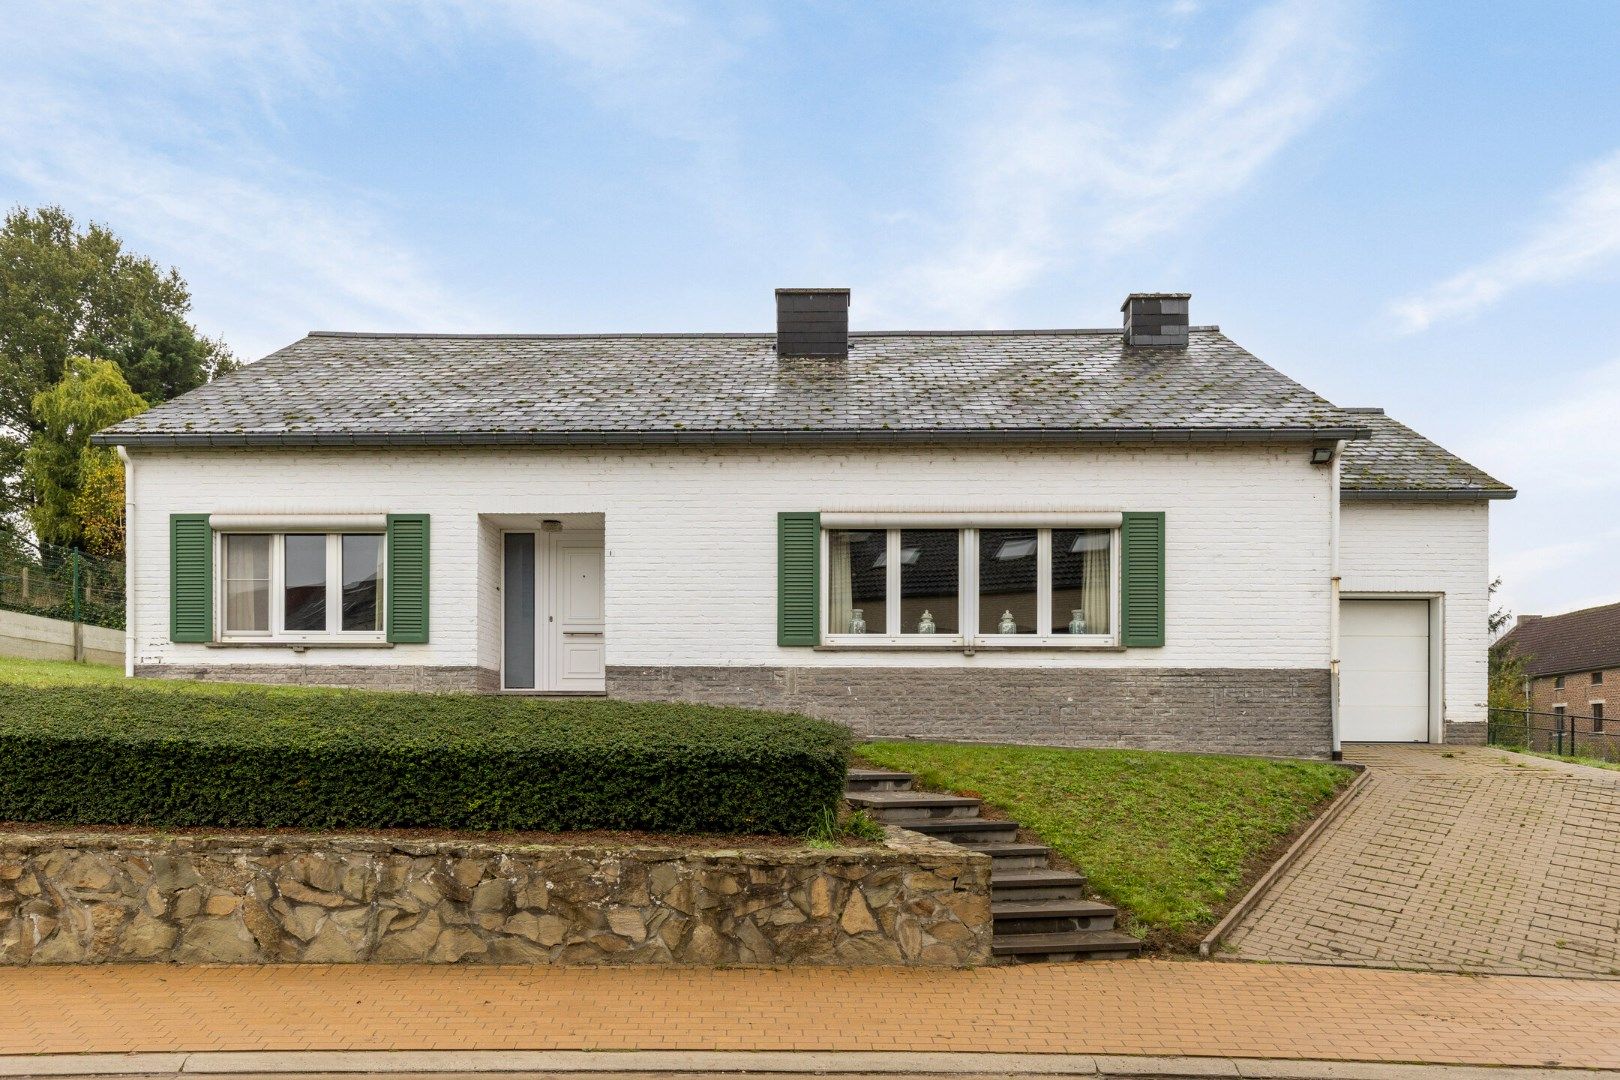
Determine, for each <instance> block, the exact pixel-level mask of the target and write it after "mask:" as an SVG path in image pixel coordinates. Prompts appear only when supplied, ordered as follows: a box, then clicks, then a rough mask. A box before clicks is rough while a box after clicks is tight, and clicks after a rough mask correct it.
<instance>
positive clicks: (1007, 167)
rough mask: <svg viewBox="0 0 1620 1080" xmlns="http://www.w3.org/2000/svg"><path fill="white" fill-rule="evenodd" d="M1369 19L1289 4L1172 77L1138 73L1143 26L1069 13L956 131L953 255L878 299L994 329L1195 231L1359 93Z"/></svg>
mask: <svg viewBox="0 0 1620 1080" xmlns="http://www.w3.org/2000/svg"><path fill="white" fill-rule="evenodd" d="M1358 11H1359V6H1358V5H1357V4H1354V3H1350V2H1334V3H1320V2H1305V0H1283V2H1280V3H1274V4H1271V5H1269V6H1267V7H1265V8H1263V9H1262V10H1260V11H1258V12H1257V13H1255V14H1254V15H1252V16H1251V17H1249V18H1248V19H1247V20H1245V21H1244V22H1243V23H1242V24H1241V25H1240V26H1239V27H1238V29H1237V31H1236V33H1235V35H1234V37H1233V40H1232V41H1231V42H1230V43H1225V42H1223V43H1220V47H1211V48H1208V49H1206V50H1204V52H1203V53H1202V55H1203V56H1205V57H1208V58H1209V59H1208V60H1206V61H1205V62H1204V63H1202V64H1201V65H1199V66H1194V67H1191V68H1186V69H1184V70H1178V64H1180V63H1181V62H1182V61H1183V60H1185V59H1187V57H1185V56H1183V54H1181V53H1179V52H1178V53H1176V54H1174V57H1173V60H1174V62H1172V63H1168V64H1166V65H1164V67H1165V70H1168V71H1170V72H1171V74H1169V75H1168V76H1161V75H1159V74H1158V73H1157V69H1155V68H1153V65H1151V64H1142V65H1141V66H1140V67H1137V68H1132V67H1129V66H1126V65H1124V64H1122V61H1121V57H1127V58H1136V59H1137V60H1138V61H1140V59H1141V57H1142V55H1143V54H1142V49H1143V47H1144V45H1150V44H1151V43H1152V41H1153V40H1154V39H1153V32H1152V30H1150V29H1149V28H1148V27H1147V26H1144V25H1141V24H1139V23H1137V22H1133V21H1129V20H1125V21H1120V20H1091V21H1082V20H1078V19H1076V18H1075V16H1074V15H1073V13H1072V10H1066V11H1065V13H1064V15H1063V17H1062V18H1059V19H1050V20H1036V21H1034V22H1032V23H1025V24H1022V25H1020V26H1019V27H1018V28H1017V30H1015V31H1013V32H1012V33H1011V35H1010V36H1008V37H1004V38H1002V39H999V40H996V41H994V42H993V43H992V44H991V45H990V46H989V47H988V49H987V53H986V56H985V58H984V61H983V63H982V65H980V66H979V69H978V71H977V73H976V74H975V75H974V77H973V78H972V79H971V81H970V83H969V85H968V86H967V87H966V88H965V90H964V92H963V93H962V95H961V96H960V97H959V99H958V100H957V101H956V102H955V103H954V105H955V112H956V115H953V116H952V117H951V118H950V121H949V124H950V126H952V127H954V128H960V129H962V130H964V135H963V137H962V140H961V145H960V147H959V148H958V153H957V154H956V155H955V160H956V161H957V163H958V164H957V167H956V168H957V171H956V175H955V176H954V178H953V183H952V187H953V190H952V194H951V196H950V198H949V203H950V206H949V210H948V211H947V212H946V213H945V214H943V215H941V220H939V221H938V222H937V223H936V235H937V236H938V237H939V240H938V241H937V242H936V243H935V244H934V245H932V246H931V247H930V248H929V249H928V250H925V251H924V252H922V253H921V254H920V255H919V256H918V257H917V258H915V259H914V260H913V261H912V263H911V265H910V266H909V267H908V268H907V269H906V270H905V271H904V272H903V273H902V275H901V281H902V285H901V286H900V287H899V289H897V290H895V291H894V292H892V293H889V294H886V295H884V296H882V297H880V298H879V299H878V301H877V305H878V306H879V307H881V308H884V309H885V310H884V311H883V316H884V317H886V318H892V317H895V315H896V314H897V313H900V312H903V313H904V315H903V316H902V317H906V318H916V317H919V316H920V317H929V316H933V315H937V314H939V313H941V312H948V313H949V314H950V315H952V316H953V317H955V318H957V319H958V320H960V319H961V318H962V317H964V316H966V317H968V318H972V319H975V320H977V321H981V322H993V321H994V320H995V318H996V312H997V310H998V308H999V306H1000V305H1001V303H1002V302H1003V301H1004V300H1005V299H1006V298H1008V297H1009V296H1011V295H1012V294H1014V293H1016V292H1017V291H1018V290H1020V289H1023V288H1025V287H1027V286H1029V285H1031V284H1033V283H1035V282H1036V281H1037V279H1039V278H1040V277H1041V276H1043V275H1045V274H1047V273H1049V272H1050V271H1053V270H1055V269H1059V268H1061V267H1065V266H1069V265H1073V264H1076V263H1079V262H1081V261H1083V260H1093V261H1095V260H1097V259H1102V258H1107V257H1110V256H1114V255H1117V254H1119V253H1120V252H1121V251H1123V250H1125V249H1127V248H1129V247H1130V246H1132V245H1135V244H1138V243H1141V242H1143V241H1145V240H1149V239H1155V238H1160V237H1164V236H1173V235H1174V234H1175V233H1176V232H1177V231H1179V230H1182V229H1186V228H1188V227H1190V226H1191V225H1192V224H1193V223H1194V222H1195V221H1196V219H1197V218H1198V216H1199V215H1200V214H1204V213H1207V212H1208V211H1209V209H1210V207H1211V206H1212V205H1214V204H1216V203H1218V202H1219V201H1220V200H1221V199H1223V198H1226V197H1229V196H1231V195H1232V194H1234V193H1235V192H1238V191H1240V190H1242V189H1243V188H1244V187H1245V186H1246V185H1248V184H1249V183H1250V182H1251V181H1252V180H1253V179H1254V178H1255V176H1256V175H1257V174H1258V173H1259V172H1260V171H1261V170H1262V169H1263V168H1265V166H1266V165H1268V164H1269V163H1270V162H1272V161H1273V160H1275V158H1276V157H1277V156H1278V155H1279V154H1280V153H1281V152H1282V151H1283V150H1284V149H1285V148H1286V147H1287V146H1289V145H1290V144H1291V143H1293V142H1294V141H1295V140H1297V139H1298V138H1299V137H1300V136H1301V135H1302V134H1303V133H1304V132H1305V131H1307V130H1308V129H1309V128H1310V127H1311V126H1312V125H1313V124H1314V123H1315V122H1316V121H1317V120H1319V119H1320V118H1321V117H1322V115H1323V114H1324V113H1325V112H1326V111H1327V110H1328V109H1329V108H1330V107H1331V106H1332V105H1333V104H1334V103H1335V102H1336V101H1338V100H1339V99H1341V98H1342V97H1343V96H1344V95H1345V94H1346V93H1347V91H1349V89H1350V88H1351V87H1352V86H1354V85H1355V83H1356V81H1357V78H1358V75H1359V73H1360V66H1361V65H1360V60H1361V50H1360V48H1359V44H1358V34H1357V22H1358V20H1357V14H1358ZM1178 13H1179V14H1183V15H1186V16H1191V15H1193V14H1195V11H1194V10H1187V11H1184V12H1178ZM1166 55H1167V56H1168V55H1169V54H1168V53H1166ZM913 313H915V314H913Z"/></svg>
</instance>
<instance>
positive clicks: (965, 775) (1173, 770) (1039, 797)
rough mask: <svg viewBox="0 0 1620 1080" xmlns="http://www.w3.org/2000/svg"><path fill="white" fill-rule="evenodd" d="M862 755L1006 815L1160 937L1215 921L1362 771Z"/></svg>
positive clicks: (1094, 757) (1153, 758)
mask: <svg viewBox="0 0 1620 1080" xmlns="http://www.w3.org/2000/svg"><path fill="white" fill-rule="evenodd" d="M856 753H857V754H858V755H859V756H860V757H861V758H863V759H865V760H867V761H869V762H871V763H872V764H874V765H879V766H883V767H885V768H891V769H901V770H904V771H907V772H913V773H916V774H917V777H918V779H919V781H920V782H921V784H922V785H923V786H925V787H929V788H934V789H943V790H950V791H958V792H967V793H971V794H974V795H977V796H979V797H981V798H983V799H984V800H985V802H986V803H988V804H989V805H990V806H993V807H997V808H999V809H1001V810H1004V811H1005V812H1006V813H1007V814H1008V815H1009V816H1011V817H1013V818H1016V819H1017V820H1018V821H1019V822H1020V823H1021V824H1023V825H1024V826H1026V827H1028V828H1030V829H1033V830H1034V831H1035V832H1037V833H1039V834H1040V835H1041V837H1042V839H1043V840H1044V841H1045V842H1046V843H1047V844H1048V845H1049V846H1051V847H1052V848H1053V849H1054V850H1055V851H1057V852H1058V853H1059V854H1060V855H1062V856H1064V857H1065V858H1067V859H1068V860H1069V861H1070V862H1072V863H1073V864H1074V865H1075V866H1077V867H1079V868H1080V869H1081V870H1083V871H1084V872H1085V873H1086V875H1087V876H1088V877H1089V878H1090V880H1091V886H1092V888H1094V889H1095V890H1096V891H1097V893H1098V894H1099V895H1101V896H1102V897H1103V898H1104V899H1106V900H1107V901H1108V902H1109V903H1112V904H1114V905H1116V906H1118V907H1119V908H1120V909H1121V910H1122V911H1123V912H1124V913H1125V914H1126V915H1127V916H1128V919H1129V921H1130V924H1131V927H1132V928H1133V929H1134V930H1136V931H1137V932H1139V933H1144V934H1147V935H1148V936H1149V937H1153V938H1157V939H1160V940H1166V939H1171V940H1187V939H1189V938H1192V937H1196V936H1197V935H1198V934H1199V933H1201V932H1202V931H1203V930H1205V929H1207V927H1208V926H1210V925H1211V924H1213V923H1214V921H1215V919H1216V918H1217V916H1218V912H1219V911H1220V910H1222V909H1223V908H1224V907H1226V906H1228V905H1229V904H1230V903H1232V902H1234V901H1236V900H1237V897H1238V895H1239V893H1238V892H1237V890H1238V887H1239V886H1240V885H1243V884H1244V883H1245V882H1246V881H1247V880H1248V879H1249V878H1251V877H1253V876H1254V873H1255V872H1256V871H1257V870H1258V869H1260V868H1261V867H1262V866H1263V865H1264V864H1268V863H1269V859H1268V856H1269V855H1270V853H1271V852H1272V850H1273V849H1274V848H1275V847H1276V846H1277V844H1278V843H1279V841H1281V840H1283V839H1285V838H1286V837H1288V836H1289V835H1290V834H1292V833H1293V832H1295V831H1296V830H1297V829H1299V828H1300V827H1301V826H1302V825H1304V824H1305V823H1306V822H1308V821H1309V820H1310V819H1311V818H1312V817H1313V816H1315V814H1316V813H1317V811H1318V809H1319V808H1320V807H1321V806H1322V805H1323V803H1324V801H1325V800H1327V799H1328V798H1329V797H1331V796H1332V795H1334V794H1335V793H1337V792H1338V791H1339V789H1340V788H1342V787H1343V786H1345V785H1346V784H1348V783H1349V782H1350V780H1351V778H1352V776H1353V774H1352V773H1351V772H1350V770H1348V769H1344V768H1340V767H1337V766H1334V765H1329V764H1327V763H1320V762H1305V761H1275V760H1267V759H1261V758H1243V757H1217V756H1209V755H1202V754H1170V753H1157V752H1148V751H1136V750H1054V749H1047V748H1042V747H1022V746H964V745H958V744H949V743H918V742H903V743H898V742H874V743H866V744H864V745H862V746H860V747H858V748H857V750H856Z"/></svg>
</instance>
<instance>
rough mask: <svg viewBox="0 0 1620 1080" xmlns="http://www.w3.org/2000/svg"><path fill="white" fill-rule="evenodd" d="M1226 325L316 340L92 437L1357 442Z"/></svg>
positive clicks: (168, 440)
mask: <svg viewBox="0 0 1620 1080" xmlns="http://www.w3.org/2000/svg"><path fill="white" fill-rule="evenodd" d="M1365 426H1366V425H1365V422H1364V420H1363V419H1362V418H1358V417H1355V416H1352V415H1350V414H1348V413H1346V412H1344V411H1343V410H1341V409H1339V408H1337V407H1335V406H1334V405H1333V404H1332V403H1330V402H1328V401H1327V400H1326V399H1324V398H1322V397H1319V396H1317V395H1316V394H1314V393H1312V392H1311V391H1310V390H1307V389H1306V388H1305V387H1303V386H1301V385H1300V384H1299V383H1296V382H1294V381H1293V380H1292V379H1289V378H1288V377H1287V376H1285V375H1283V374H1281V373H1280V372H1278V371H1276V370H1275V369H1273V368H1271V367H1268V366H1267V365H1266V364H1263V363H1261V362H1260V361H1259V360H1258V359H1256V358H1255V357H1254V356H1252V355H1250V354H1249V353H1248V352H1247V351H1245V350H1244V349H1242V348H1240V347H1239V346H1237V345H1236V344H1234V343H1233V342H1232V341H1231V340H1230V339H1229V338H1227V337H1226V336H1225V335H1224V334H1222V333H1221V332H1220V331H1219V329H1218V328H1215V327H1198V328H1194V330H1193V331H1192V334H1191V343H1190V344H1189V346H1188V347H1187V348H1185V349H1179V348H1175V349H1164V348H1150V347H1135V348H1129V347H1127V346H1126V345H1125V344H1124V343H1123V341H1122V338H1121V335H1120V332H1119V331H1118V330H1117V329H1116V330H1052V331H1015V332H926V333H858V332H857V333H852V334H851V335H850V355H849V359H847V360H843V359H828V358H804V359H799V358H792V359H779V358H778V357H777V355H776V351H775V347H774V337H773V335H771V334H661V335H637V334H626V335H596V336H543V337H541V336H504V335H479V336H444V335H419V334H339V333H313V334H310V335H309V336H308V337H306V338H304V339H303V340H301V341H297V342H294V343H293V344H291V345H289V346H287V347H286V348H284V349H281V350H279V351H278V352H275V353H272V354H271V355H270V356H268V357H266V358H265V359H263V360H261V361H259V362H258V363H256V364H249V365H247V366H245V367H243V368H242V369H241V370H239V371H237V372H235V373H233V374H231V375H229V376H226V377H225V378H223V379H220V380H219V381H217V382H214V383H210V384H209V385H207V386H204V387H201V388H199V389H197V390H193V391H192V392H190V393H189V394H184V395H182V396H180V397H178V398H176V399H174V400H173V401H170V402H166V403H164V404H162V405H159V406H157V407H156V408H153V409H151V410H149V411H147V412H145V413H142V414H141V415H140V416H137V417H135V418H134V419H131V420H126V421H124V422H123V423H120V424H117V425H115V426H114V427H112V428H109V429H108V430H107V431H104V432H102V433H101V434H100V435H99V436H97V440H96V441H97V442H100V443H103V444H123V445H127V446H160V447H161V446H244V445H284V446H311V445H339V446H353V445H368V446H391V445H450V446H457V445H489V444H557V443H648V442H652V443H659V442H719V441H743V442H800V441H819V440H828V439H840V440H842V439H857V440H872V441H893V440H903V439H912V440H920V441H939V440H944V439H952V438H979V439H982V438H985V437H987V436H990V437H995V436H1008V437H1011V436H1020V437H1030V438H1054V439H1064V440H1071V441H1072V440H1104V441H1119V440H1129V439H1152V440H1160V439H1206V440H1242V439H1264V440H1277V439H1300V440H1322V439H1333V438H1350V437H1355V436H1356V435H1358V434H1360V433H1361V432H1363V431H1364V430H1365Z"/></svg>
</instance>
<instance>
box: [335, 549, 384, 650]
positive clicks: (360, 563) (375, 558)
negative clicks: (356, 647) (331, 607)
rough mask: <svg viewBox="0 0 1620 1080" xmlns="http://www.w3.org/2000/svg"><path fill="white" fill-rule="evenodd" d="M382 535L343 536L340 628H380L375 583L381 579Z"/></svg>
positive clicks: (373, 629)
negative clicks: (341, 619)
mask: <svg viewBox="0 0 1620 1080" xmlns="http://www.w3.org/2000/svg"><path fill="white" fill-rule="evenodd" d="M382 553H383V538H382V537H381V536H345V537H344V538H343V629H345V630H371V631H376V630H381V629H382V605H381V604H379V603H378V602H377V599H378V598H377V587H378V584H379V583H380V582H381V581H382Z"/></svg>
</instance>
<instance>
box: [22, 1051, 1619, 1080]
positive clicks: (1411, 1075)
mask: <svg viewBox="0 0 1620 1080" xmlns="http://www.w3.org/2000/svg"><path fill="white" fill-rule="evenodd" d="M503 1073H504V1074H524V1075H529V1076H540V1077H543V1076H548V1075H551V1076H574V1077H590V1076H592V1075H596V1076H602V1075H606V1074H614V1075H635V1076H641V1077H648V1078H659V1077H662V1078H672V1077H678V1076H687V1077H693V1076H698V1075H701V1076H715V1075H719V1074H734V1075H738V1074H756V1075H774V1076H778V1077H810V1076H827V1075H836V1076H842V1077H846V1078H850V1080H854V1078H862V1077H868V1078H873V1077H892V1076H910V1077H963V1076H997V1077H1014V1076H1058V1077H1062V1076H1077V1077H1078V1076H1086V1077H1098V1078H1103V1080H1113V1078H1118V1080H1125V1078H1131V1080H1154V1078H1158V1080H1185V1078H1194V1077H1232V1078H1252V1080H1533V1078H1535V1077H1545V1076H1547V1075H1548V1074H1549V1073H1555V1074H1556V1075H1557V1076H1559V1077H1560V1078H1568V1080H1620V1069H1612V1070H1611V1069H1579V1068H1569V1069H1565V1068H1556V1067H1548V1066H1542V1067H1536V1068H1523V1067H1512V1066H1484V1065H1409V1064H1387V1063H1373V1062H1353V1061H1278V1060H1272V1059H1265V1060H1262V1059H1259V1058H1199V1057H1125V1056H1106V1055H1094V1054H945V1053H926V1054H916V1053H894V1052H870V1053H862V1052H842V1051H840V1052H814V1051H809V1052H774V1051H731V1050H728V1051H703V1050H698V1051H688V1050H630V1051H592V1050H464V1051H463V1050H424V1051H365V1050H343V1051H288V1052H275V1051H252V1052H241V1053H230V1052H199V1053H182V1054H35V1055H15V1056H0V1077H36V1076H37V1077H78V1076H104V1077H119V1076H128V1077H137V1076H185V1075H195V1076H219V1077H224V1076H259V1077H275V1078H276V1080H292V1078H294V1077H298V1078H314V1077H321V1078H334V1077H355V1076H400V1075H410V1074H418V1075H432V1076H437V1077H446V1078H448V1077H456V1078H471V1077H487V1076H490V1075H492V1074H503Z"/></svg>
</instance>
